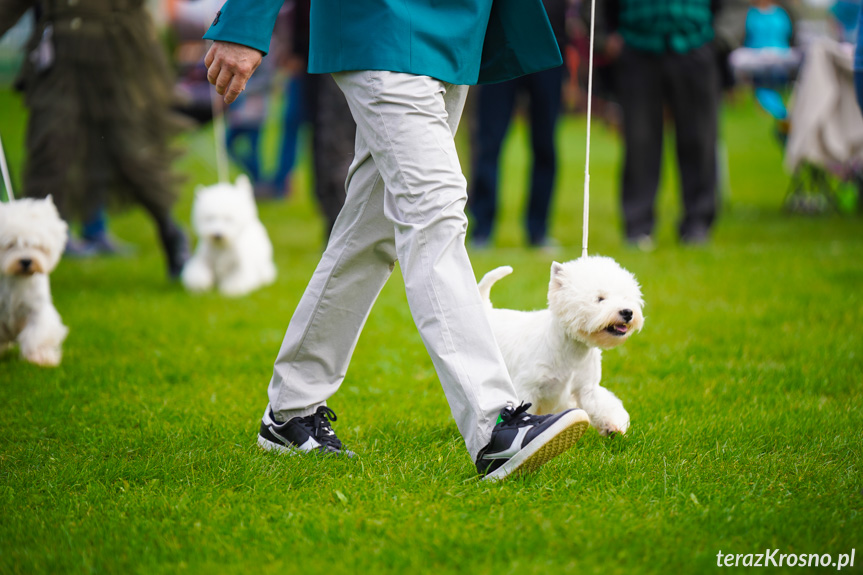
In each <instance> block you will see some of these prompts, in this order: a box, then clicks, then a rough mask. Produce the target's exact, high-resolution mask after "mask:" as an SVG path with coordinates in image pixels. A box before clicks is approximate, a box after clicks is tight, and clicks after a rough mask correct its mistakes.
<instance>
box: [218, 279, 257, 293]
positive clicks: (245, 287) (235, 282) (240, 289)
mask: <svg viewBox="0 0 863 575" xmlns="http://www.w3.org/2000/svg"><path fill="white" fill-rule="evenodd" d="M258 287H259V286H258V282H255V281H252V280H250V279H249V278H246V277H243V276H236V275H235V276H231V277H228V278H225V279H224V280H223V281H222V282H220V283H219V291H220V292H222V295H226V296H228V297H241V296H244V295H246V294H248V293H249V292H251V291H254V290H255V289H257V288H258Z"/></svg>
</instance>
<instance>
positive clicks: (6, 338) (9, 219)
mask: <svg viewBox="0 0 863 575" xmlns="http://www.w3.org/2000/svg"><path fill="white" fill-rule="evenodd" d="M67 229H68V228H67V226H66V222H64V221H63V220H61V219H60V215H59V214H58V213H57V208H56V207H55V206H54V201H53V200H52V199H51V197H50V196H49V197H48V198H46V199H44V200H32V199H23V200H18V201H14V202H10V203H6V204H3V203H0V351H3V350H5V349H7V348H8V347H10V346H12V344H14V343H15V342H16V341H17V343H18V345H19V346H20V348H21V356H22V357H23V358H24V359H26V360H27V361H29V362H31V363H35V364H37V365H43V366H55V365H59V364H60V360H61V359H62V356H63V351H62V348H61V346H62V345H63V340H65V339H66V335H67V334H68V333H69V330H68V328H66V326H65V325H63V322H62V321H61V320H60V314H59V313H57V309H56V308H55V307H54V303H53V302H52V300H51V284H50V282H49V281H48V274H50V273H51V272H52V271H53V270H54V268H55V267H56V266H57V263H58V262H59V261H60V256H62V255H63V248H64V247H65V246H66V238H67Z"/></svg>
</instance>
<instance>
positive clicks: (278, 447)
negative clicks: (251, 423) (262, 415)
mask: <svg viewBox="0 0 863 575" xmlns="http://www.w3.org/2000/svg"><path fill="white" fill-rule="evenodd" d="M258 446H259V447H260V448H261V449H263V450H264V451H279V452H281V453H287V454H288V455H299V454H300V453H304V452H303V451H300V450H299V449H294V448H291V447H286V446H284V445H282V444H281V443H273V442H272V441H270V440H269V439H266V438H264V437H261V436H260V435H258Z"/></svg>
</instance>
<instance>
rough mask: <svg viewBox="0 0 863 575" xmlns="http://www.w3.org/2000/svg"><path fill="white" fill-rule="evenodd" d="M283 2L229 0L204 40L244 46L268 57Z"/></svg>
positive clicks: (279, 0)
mask: <svg viewBox="0 0 863 575" xmlns="http://www.w3.org/2000/svg"><path fill="white" fill-rule="evenodd" d="M282 3H283V0H228V1H227V2H225V4H224V5H223V6H222V9H221V10H219V11H218V12H217V13H216V14H214V16H215V18H214V20H213V23H212V24H211V25H210V29H209V30H207V33H206V34H204V39H206V40H218V41H220V42H233V43H234V44H242V45H243V46H248V47H250V48H255V49H256V50H260V51H261V52H262V53H264V54H266V53H267V51H268V50H269V49H270V37H271V36H272V35H273V28H274V27H275V25H276V17H277V16H278V15H279V9H280V8H281V7H282Z"/></svg>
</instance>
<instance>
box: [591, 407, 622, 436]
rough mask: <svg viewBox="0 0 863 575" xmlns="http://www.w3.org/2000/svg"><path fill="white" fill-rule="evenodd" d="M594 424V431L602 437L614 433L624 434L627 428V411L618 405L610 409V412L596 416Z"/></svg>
mask: <svg viewBox="0 0 863 575" xmlns="http://www.w3.org/2000/svg"><path fill="white" fill-rule="evenodd" d="M596 419H597V421H596V423H595V425H594V427H595V428H596V431H598V432H599V434H600V435H601V436H603V437H610V436H614V435H618V434H619V435H624V434H626V430H627V429H629V413H627V412H626V410H625V409H624V408H623V406H620V408H618V409H614V410H612V412H611V413H606V414H603V416H602V417H599V418H596Z"/></svg>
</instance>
